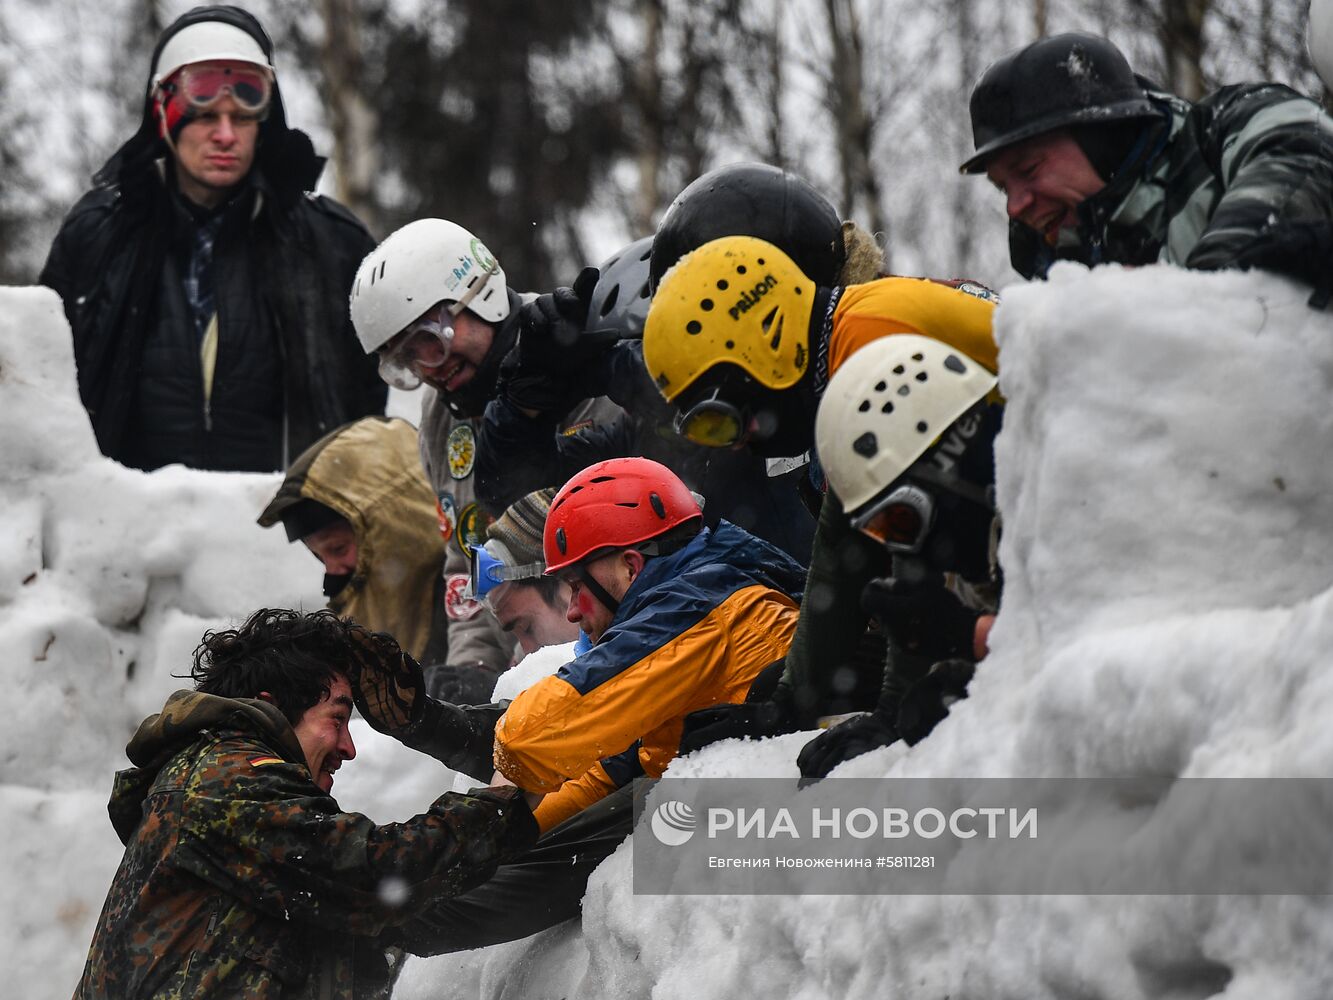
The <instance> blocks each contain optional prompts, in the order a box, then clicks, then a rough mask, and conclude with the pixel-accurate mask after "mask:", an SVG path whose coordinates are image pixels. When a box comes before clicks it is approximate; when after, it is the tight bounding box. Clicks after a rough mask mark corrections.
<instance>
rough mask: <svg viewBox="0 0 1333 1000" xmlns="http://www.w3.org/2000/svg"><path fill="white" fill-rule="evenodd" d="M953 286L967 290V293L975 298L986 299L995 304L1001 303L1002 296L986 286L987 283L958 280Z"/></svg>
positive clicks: (963, 290)
mask: <svg viewBox="0 0 1333 1000" xmlns="http://www.w3.org/2000/svg"><path fill="white" fill-rule="evenodd" d="M953 287H954V288H957V289H958V291H960V292H965V293H966V295H970V296H973V297H974V299H984V300H985V301H988V303H992V304H993V305H998V304H1000V296H998V295H997V293H996V292H994V291H992V289H989V288H986V287H985V285H982V284H977V283H976V281H958V283H957V284H954V285H953Z"/></svg>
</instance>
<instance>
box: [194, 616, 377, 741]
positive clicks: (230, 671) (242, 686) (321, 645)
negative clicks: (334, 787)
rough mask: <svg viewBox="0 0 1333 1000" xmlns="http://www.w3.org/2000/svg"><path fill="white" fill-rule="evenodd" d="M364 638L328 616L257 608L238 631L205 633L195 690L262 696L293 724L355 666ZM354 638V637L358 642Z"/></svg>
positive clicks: (227, 695)
mask: <svg viewBox="0 0 1333 1000" xmlns="http://www.w3.org/2000/svg"><path fill="white" fill-rule="evenodd" d="M368 635H369V633H368V632H367V631H366V629H365V628H363V627H362V626H360V625H357V624H356V623H355V622H352V621H350V620H344V619H341V618H339V617H338V616H337V615H335V614H334V613H333V612H332V611H328V610H321V611H312V612H303V611H287V610H283V609H280V608H261V609H260V610H259V611H256V612H255V613H254V614H252V615H251V616H250V617H249V618H248V619H247V620H246V622H245V623H244V624H243V625H241V626H240V627H238V628H233V629H224V630H223V631H220V632H207V633H205V634H204V638H203V641H202V642H200V643H199V646H198V648H196V649H195V651H194V666H193V667H192V668H191V670H190V676H191V678H192V679H193V680H194V686H195V689H196V690H198V691H203V692H204V693H206V694H216V695H222V696H223V697H225V698H257V697H259V693H260V692H261V691H267V692H268V693H269V695H270V696H272V698H273V703H274V704H275V705H277V707H278V709H279V710H280V711H281V712H282V714H283V715H285V716H286V717H287V719H288V721H289V722H291V723H292V725H296V723H297V722H299V721H300V719H301V716H302V715H304V714H305V711H306V710H307V709H308V708H310V707H312V706H314V705H317V704H319V702H320V701H322V700H323V699H324V698H325V697H326V696H327V695H328V693H329V690H330V689H331V688H332V686H333V683H334V681H335V679H336V678H337V677H339V676H340V675H342V676H346V675H347V674H348V673H349V671H351V670H352V669H354V666H355V664H356V662H357V660H356V654H357V649H358V641H361V642H364V640H365V637H366V636H368ZM358 637H359V638H358Z"/></svg>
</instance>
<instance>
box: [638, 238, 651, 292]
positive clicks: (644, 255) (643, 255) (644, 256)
mask: <svg viewBox="0 0 1333 1000" xmlns="http://www.w3.org/2000/svg"><path fill="white" fill-rule="evenodd" d="M652 255H653V245H652V243H649V244H648V248H647V249H646V250H644V251H643V253H641V254H639V260H641V261H644V260H648V259H649V258H650V257H652ZM644 287H645V288H647V287H648V286H647V285H645V286H644Z"/></svg>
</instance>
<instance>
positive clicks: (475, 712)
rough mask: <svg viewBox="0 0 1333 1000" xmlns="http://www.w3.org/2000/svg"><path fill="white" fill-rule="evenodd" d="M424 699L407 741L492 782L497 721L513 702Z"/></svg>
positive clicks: (405, 742) (461, 769)
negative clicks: (487, 702)
mask: <svg viewBox="0 0 1333 1000" xmlns="http://www.w3.org/2000/svg"><path fill="white" fill-rule="evenodd" d="M421 702H422V706H421V718H420V719H418V720H417V723H416V724H415V725H414V726H413V727H412V728H411V729H409V730H408V731H407V732H406V733H405V734H404V735H403V737H402V742H403V745H404V746H408V747H411V748H412V749H413V750H419V751H420V752H421V753H424V754H427V755H428V756H431V757H434V758H435V759H436V760H438V761H440V762H441V763H442V764H444V765H445V766H446V767H449V768H452V769H453V770H455V771H461V772H462V773H463V774H467V775H470V776H471V777H473V778H476V779H477V780H478V781H484V782H486V783H487V784H490V780H491V776H492V775H493V774H494V773H495V759H494V757H495V724H496V723H497V722H499V721H500V716H502V715H504V713H505V709H507V708H508V707H509V702H507V701H505V702H497V703H495V704H492V705H451V704H449V702H447V701H437V700H436V699H434V698H425V697H423V698H422V699H421Z"/></svg>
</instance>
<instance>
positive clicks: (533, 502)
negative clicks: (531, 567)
mask: <svg viewBox="0 0 1333 1000" xmlns="http://www.w3.org/2000/svg"><path fill="white" fill-rule="evenodd" d="M554 497H555V489H554V488H549V489H544V490H535V491H534V492H532V493H529V494H528V495H527V496H525V497H523V498H522V499H520V500H516V501H514V502H513V503H512V504H510V505H509V507H508V509H506V510H505V512H504V513H503V514H501V515H500V517H499V518H498V519H497V520H496V521H495V523H494V524H492V525H491V526H490V527H489V528H487V529H486V537H487V538H492V539H495V540H496V541H498V542H500V543H501V544H502V545H504V547H505V548H506V549H507V550H508V551H509V553H510V555H512V556H513V557H514V565H516V566H526V565H528V564H530V563H540V562H543V556H542V528H543V527H544V526H545V524H546V512H547V511H549V510H550V509H551V500H552V499H553V498H554Z"/></svg>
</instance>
